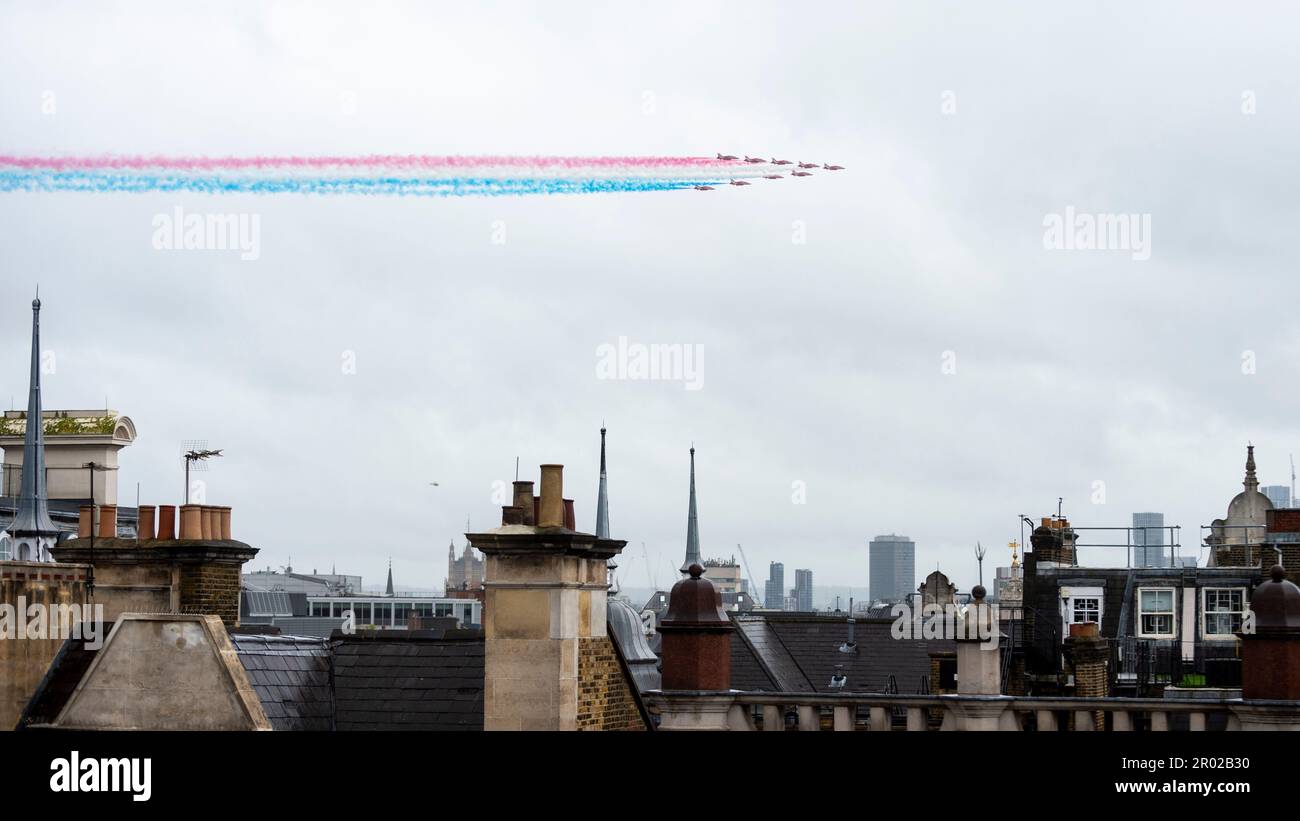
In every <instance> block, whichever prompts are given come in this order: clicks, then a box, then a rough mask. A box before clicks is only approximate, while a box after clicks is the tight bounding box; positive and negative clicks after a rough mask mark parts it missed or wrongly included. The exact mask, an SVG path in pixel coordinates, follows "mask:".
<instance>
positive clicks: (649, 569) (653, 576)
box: [641, 542, 659, 593]
mask: <svg viewBox="0 0 1300 821" xmlns="http://www.w3.org/2000/svg"><path fill="white" fill-rule="evenodd" d="M641 555H642V556H643V557H645V574H646V578H647V579H648V580H649V581H650V583H651V584H653V585H654V588H655V592H656V593H658V592H659V574H658V573H656V572H655V571H654V568H653V566H652V565H651V564H650V551H649V550H646V548H645V542H642V543H641Z"/></svg>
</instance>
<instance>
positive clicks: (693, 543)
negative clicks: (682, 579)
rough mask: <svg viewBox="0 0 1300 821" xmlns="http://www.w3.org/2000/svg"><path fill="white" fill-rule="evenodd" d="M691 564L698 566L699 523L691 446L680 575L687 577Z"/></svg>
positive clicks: (693, 452) (693, 453) (693, 456)
mask: <svg viewBox="0 0 1300 821" xmlns="http://www.w3.org/2000/svg"><path fill="white" fill-rule="evenodd" d="M693 564H700V523H699V520H698V518H697V517H696V513H695V446H694V445H691V503H690V508H689V510H688V511H687V514H686V561H684V562H682V575H687V573H688V572H689V571H690V569H691V565H693Z"/></svg>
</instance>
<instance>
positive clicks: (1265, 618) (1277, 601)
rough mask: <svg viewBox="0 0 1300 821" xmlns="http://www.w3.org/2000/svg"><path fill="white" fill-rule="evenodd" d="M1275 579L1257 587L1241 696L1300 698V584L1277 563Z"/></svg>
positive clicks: (1243, 646) (1243, 644)
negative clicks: (1288, 575) (1252, 625)
mask: <svg viewBox="0 0 1300 821" xmlns="http://www.w3.org/2000/svg"><path fill="white" fill-rule="evenodd" d="M1270 575H1271V577H1272V579H1271V581H1266V582H1263V583H1262V584H1260V585H1259V586H1258V587H1256V588H1255V592H1254V594H1253V595H1251V597H1250V609H1251V612H1253V613H1254V614H1255V632H1254V633H1246V634H1243V635H1242V636H1241V696H1242V698H1245V699H1276V700H1292V699H1300V588H1298V587H1296V585H1295V584H1294V583H1292V582H1290V581H1287V578H1286V569H1285V568H1283V567H1282V565H1280V564H1279V565H1274V567H1273V569H1272V571H1271V572H1270Z"/></svg>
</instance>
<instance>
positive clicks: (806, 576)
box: [794, 570, 813, 613]
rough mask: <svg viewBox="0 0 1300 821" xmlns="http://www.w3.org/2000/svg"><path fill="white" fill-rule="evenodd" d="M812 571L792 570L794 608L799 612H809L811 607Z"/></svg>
mask: <svg viewBox="0 0 1300 821" xmlns="http://www.w3.org/2000/svg"><path fill="white" fill-rule="evenodd" d="M812 587H813V582H812V571H811V570H796V571H794V609H795V610H798V611H799V612H800V613H811V612H812V609H813V594H812Z"/></svg>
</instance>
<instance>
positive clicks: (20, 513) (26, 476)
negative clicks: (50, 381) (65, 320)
mask: <svg viewBox="0 0 1300 821" xmlns="http://www.w3.org/2000/svg"><path fill="white" fill-rule="evenodd" d="M37 293H38V294H39V291H38V292H37ZM8 530H9V534H10V535H11V536H13V537H15V541H17V540H18V538H17V537H21V536H28V537H32V536H35V537H37V538H38V539H39V538H40V537H47V538H51V539H52V538H54V537H56V536H57V535H58V533H59V529H58V528H57V527H55V525H54V522H53V521H52V520H51V519H50V511H49V504H48V502H47V500H46V491H45V420H44V418H43V416H42V414H41V300H40V298H39V296H38V297H37V298H36V299H34V300H32V371H31V382H30V390H29V393H28V396H27V424H26V432H25V436H24V438H23V474H22V483H21V486H20V490H19V493H18V507H17V509H16V510H15V511H14V518H13V521H12V522H11V523H10V525H9V528H8ZM44 559H46V556H45V555H44V551H38V552H37V554H36V555H34V556H31V557H30V560H36V561H41V560H44Z"/></svg>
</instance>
